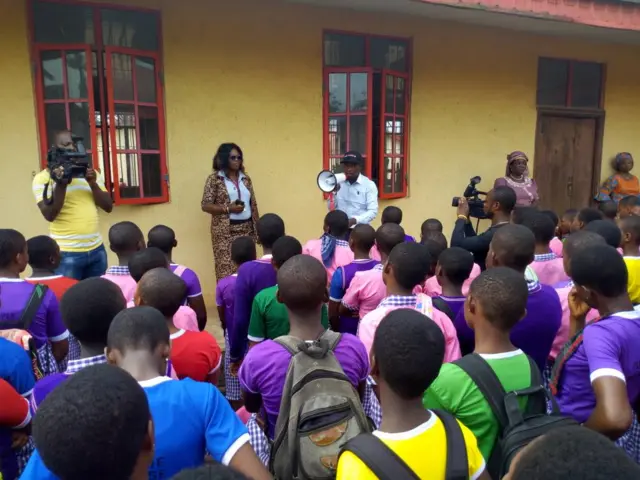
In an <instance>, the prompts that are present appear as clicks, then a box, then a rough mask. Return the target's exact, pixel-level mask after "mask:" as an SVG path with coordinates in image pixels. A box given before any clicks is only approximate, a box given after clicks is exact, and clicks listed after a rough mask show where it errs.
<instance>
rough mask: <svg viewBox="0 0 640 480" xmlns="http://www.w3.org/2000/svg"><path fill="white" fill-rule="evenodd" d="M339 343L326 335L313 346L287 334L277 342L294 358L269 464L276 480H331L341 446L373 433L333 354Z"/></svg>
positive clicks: (334, 335) (336, 337)
mask: <svg viewBox="0 0 640 480" xmlns="http://www.w3.org/2000/svg"><path fill="white" fill-rule="evenodd" d="M341 338H342V336H341V335H340V334H339V333H335V332H332V331H329V330H327V331H326V332H324V333H323V334H322V336H321V337H320V338H319V339H318V340H316V341H315V342H312V343H309V342H304V341H301V340H300V339H298V338H295V337H292V336H290V335H285V336H283V337H279V338H276V339H275V341H276V342H278V343H279V344H280V345H282V346H283V347H284V348H286V349H287V350H288V351H289V353H291V355H292V358H291V362H290V363H289V369H288V370H287V377H286V380H285V385H284V389H283V391H282V401H281V403H280V414H279V415H278V421H277V422H276V431H275V440H274V442H273V446H272V448H271V458H270V459H269V468H270V470H271V472H273V474H274V475H275V478H276V479H280V480H291V479H301V480H307V479H314V480H322V479H333V478H335V475H336V468H337V465H338V455H339V453H340V448H341V447H342V445H344V444H345V443H346V442H347V441H348V440H351V439H352V438H354V437H356V436H357V435H359V434H360V433H363V432H370V431H371V429H370V427H369V422H368V419H367V417H366V415H365V414H364V411H363V409H362V404H361V403H360V396H359V394H358V392H357V391H356V389H355V388H354V387H353V385H351V382H350V381H349V378H348V377H347V376H346V375H345V373H344V371H343V370H342V367H341V366H340V364H339V363H338V361H337V360H336V358H335V355H334V353H333V352H334V350H335V347H336V345H337V344H338V342H340V339H341Z"/></svg>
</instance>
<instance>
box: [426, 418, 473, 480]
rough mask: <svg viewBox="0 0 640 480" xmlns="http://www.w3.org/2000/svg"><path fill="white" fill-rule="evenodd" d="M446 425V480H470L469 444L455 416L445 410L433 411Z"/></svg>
mask: <svg viewBox="0 0 640 480" xmlns="http://www.w3.org/2000/svg"><path fill="white" fill-rule="evenodd" d="M432 412H433V413H435V414H436V415H437V417H438V418H439V419H440V421H441V422H442V423H443V424H444V430H445V432H446V434H447V469H446V473H445V480H468V479H469V458H468V456H467V443H466V442H465V440H464V434H463V433H462V428H460V424H459V423H458V421H457V420H456V419H455V417H454V416H453V415H451V414H450V413H448V412H445V411H444V410H432Z"/></svg>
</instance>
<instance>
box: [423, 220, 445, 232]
mask: <svg viewBox="0 0 640 480" xmlns="http://www.w3.org/2000/svg"><path fill="white" fill-rule="evenodd" d="M442 230H443V227H442V222H441V221H440V220H438V219H437V218H427V219H426V220H425V221H424V222H422V226H421V227H420V233H422V234H423V235H424V234H425V233H427V232H428V231H435V232H440V233H442Z"/></svg>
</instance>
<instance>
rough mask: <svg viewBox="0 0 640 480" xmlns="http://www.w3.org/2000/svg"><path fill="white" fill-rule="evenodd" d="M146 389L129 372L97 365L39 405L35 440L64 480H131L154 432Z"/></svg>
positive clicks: (110, 366) (34, 427)
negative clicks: (146, 444) (148, 436)
mask: <svg viewBox="0 0 640 480" xmlns="http://www.w3.org/2000/svg"><path fill="white" fill-rule="evenodd" d="M150 419H151V413H150V411H149V403H148V401H147V396H146V394H145V393H144V390H143V389H142V387H141V386H140V385H139V384H138V382H136V381H135V380H134V378H133V377H132V376H131V375H129V374H128V373H127V372H126V371H124V370H122V369H120V368H118V367H115V366H112V365H104V364H102V365H93V366H89V367H86V368H83V369H82V370H80V371H79V372H77V373H74V374H73V375H70V376H69V377H68V379H67V380H65V381H64V382H63V383H62V384H60V386H58V387H57V388H55V389H54V390H53V391H52V392H51V393H50V394H49V395H48V396H47V398H46V399H45V400H44V401H43V402H42V404H41V405H40V406H39V407H38V414H37V415H36V416H35V418H34V420H33V439H34V440H35V444H36V448H37V449H38V453H39V454H40V457H41V458H42V461H43V462H44V464H45V466H46V467H47V468H48V469H49V470H50V471H51V472H52V473H53V474H55V475H56V476H57V477H59V478H61V479H65V480H84V479H87V478H91V479H95V480H127V479H129V478H130V477H131V475H132V473H133V470H134V468H135V466H136V463H137V461H138V457H139V456H140V451H141V450H142V448H143V445H144V441H145V438H147V434H148V432H149V420H150Z"/></svg>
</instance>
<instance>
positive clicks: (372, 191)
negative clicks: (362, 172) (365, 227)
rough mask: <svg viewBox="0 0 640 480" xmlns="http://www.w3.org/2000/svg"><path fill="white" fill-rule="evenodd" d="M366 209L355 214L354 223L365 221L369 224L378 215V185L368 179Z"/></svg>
mask: <svg viewBox="0 0 640 480" xmlns="http://www.w3.org/2000/svg"><path fill="white" fill-rule="evenodd" d="M366 200H367V210H366V212H364V213H362V214H360V215H356V216H355V217H354V218H355V220H356V223H366V224H369V223H371V222H373V220H374V219H375V218H376V215H378V187H376V184H375V183H373V182H372V181H371V180H369V185H367V198H366Z"/></svg>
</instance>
